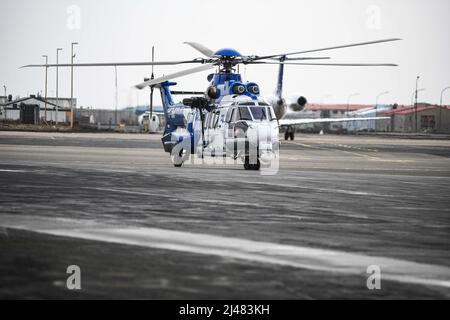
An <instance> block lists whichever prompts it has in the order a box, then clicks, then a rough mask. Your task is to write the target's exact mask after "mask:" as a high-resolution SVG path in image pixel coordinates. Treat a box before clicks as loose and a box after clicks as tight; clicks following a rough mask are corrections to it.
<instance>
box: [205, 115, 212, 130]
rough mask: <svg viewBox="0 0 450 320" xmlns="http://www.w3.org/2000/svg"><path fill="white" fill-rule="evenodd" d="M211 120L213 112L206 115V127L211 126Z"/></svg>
mask: <svg viewBox="0 0 450 320" xmlns="http://www.w3.org/2000/svg"><path fill="white" fill-rule="evenodd" d="M210 122H211V113H208V114H207V115H206V121H205V128H209V124H210Z"/></svg>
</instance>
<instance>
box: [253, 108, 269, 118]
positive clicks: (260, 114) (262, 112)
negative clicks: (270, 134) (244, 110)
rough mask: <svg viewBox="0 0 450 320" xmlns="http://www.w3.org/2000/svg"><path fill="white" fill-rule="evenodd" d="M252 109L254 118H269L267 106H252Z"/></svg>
mask: <svg viewBox="0 0 450 320" xmlns="http://www.w3.org/2000/svg"><path fill="white" fill-rule="evenodd" d="M250 110H251V111H252V114H253V119H255V120H256V121H258V120H259V121H262V120H267V108H266V107H251V108H250Z"/></svg>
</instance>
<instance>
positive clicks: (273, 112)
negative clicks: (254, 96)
mask: <svg viewBox="0 0 450 320" xmlns="http://www.w3.org/2000/svg"><path fill="white" fill-rule="evenodd" d="M268 109H269V115H270V121H274V120H277V116H276V115H275V111H273V108H272V107H269V108H268Z"/></svg>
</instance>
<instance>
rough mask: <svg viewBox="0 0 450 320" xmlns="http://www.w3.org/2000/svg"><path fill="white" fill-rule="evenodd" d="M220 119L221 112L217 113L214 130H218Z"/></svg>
mask: <svg viewBox="0 0 450 320" xmlns="http://www.w3.org/2000/svg"><path fill="white" fill-rule="evenodd" d="M219 118H220V112H217V113H216V116H215V118H214V128H217V125H218V124H219Z"/></svg>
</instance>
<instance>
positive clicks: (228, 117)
mask: <svg viewBox="0 0 450 320" xmlns="http://www.w3.org/2000/svg"><path fill="white" fill-rule="evenodd" d="M232 115H233V108H229V109H228V112H227V117H226V118H225V122H228V123H230V121H231V117H232Z"/></svg>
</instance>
